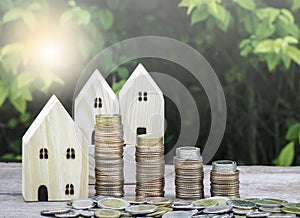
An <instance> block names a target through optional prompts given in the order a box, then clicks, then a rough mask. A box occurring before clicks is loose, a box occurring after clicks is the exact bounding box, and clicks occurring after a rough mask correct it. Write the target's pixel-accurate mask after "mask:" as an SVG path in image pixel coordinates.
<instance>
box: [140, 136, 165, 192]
mask: <svg viewBox="0 0 300 218" xmlns="http://www.w3.org/2000/svg"><path fill="white" fill-rule="evenodd" d="M164 173H165V160H164V144H163V137H156V136H151V135H139V136H138V137H137V146H136V195H137V196H138V197H162V196H164V187H165V180H164Z"/></svg>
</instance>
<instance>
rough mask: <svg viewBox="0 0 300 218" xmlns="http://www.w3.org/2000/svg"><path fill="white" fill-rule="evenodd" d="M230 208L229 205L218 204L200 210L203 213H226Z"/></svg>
mask: <svg viewBox="0 0 300 218" xmlns="http://www.w3.org/2000/svg"><path fill="white" fill-rule="evenodd" d="M231 209H232V206H231V205H226V204H224V205H220V206H213V207H208V208H206V209H204V210H203V211H202V212H203V213H209V214H220V213H228V212H230V211H231Z"/></svg>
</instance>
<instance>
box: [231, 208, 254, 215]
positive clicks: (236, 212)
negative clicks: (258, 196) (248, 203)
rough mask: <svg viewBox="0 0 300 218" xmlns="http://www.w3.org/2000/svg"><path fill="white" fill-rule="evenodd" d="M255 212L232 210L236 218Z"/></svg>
mask: <svg viewBox="0 0 300 218" xmlns="http://www.w3.org/2000/svg"><path fill="white" fill-rule="evenodd" d="M253 211H254V210H242V209H237V208H232V212H233V213H234V216H236V214H237V215H246V214H247V213H250V212H253Z"/></svg>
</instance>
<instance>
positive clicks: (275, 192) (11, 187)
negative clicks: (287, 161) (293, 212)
mask: <svg viewBox="0 0 300 218" xmlns="http://www.w3.org/2000/svg"><path fill="white" fill-rule="evenodd" d="M210 169H211V166H204V175H205V177H204V187H205V189H204V191H205V196H206V197H209V196H210V193H209V188H210V187H209V171H210ZM238 169H239V170H240V195H241V197H242V198H246V197H273V198H280V199H285V200H288V201H291V202H300V167H271V166H239V167H238ZM21 177H22V172H21V164H20V163H0V217H1V218H3V217H23V218H24V217H28V218H29V217H41V216H40V211H41V210H45V209H54V208H61V207H65V206H66V202H25V201H24V200H23V197H22V191H21V189H22V187H21V186H22V178H21ZM134 188H135V186H134V185H126V186H125V193H126V196H133V195H134ZM89 191H90V192H89V195H90V196H93V195H94V186H93V185H92V184H91V185H90V186H89ZM165 191H166V197H174V170H173V166H170V165H169V166H166V188H165Z"/></svg>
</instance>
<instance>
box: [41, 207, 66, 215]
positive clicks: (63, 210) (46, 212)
mask: <svg viewBox="0 0 300 218" xmlns="http://www.w3.org/2000/svg"><path fill="white" fill-rule="evenodd" d="M70 211H71V209H70V208H59V209H51V210H42V211H41V215H43V216H52V215H55V214H61V213H68V212H70Z"/></svg>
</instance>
